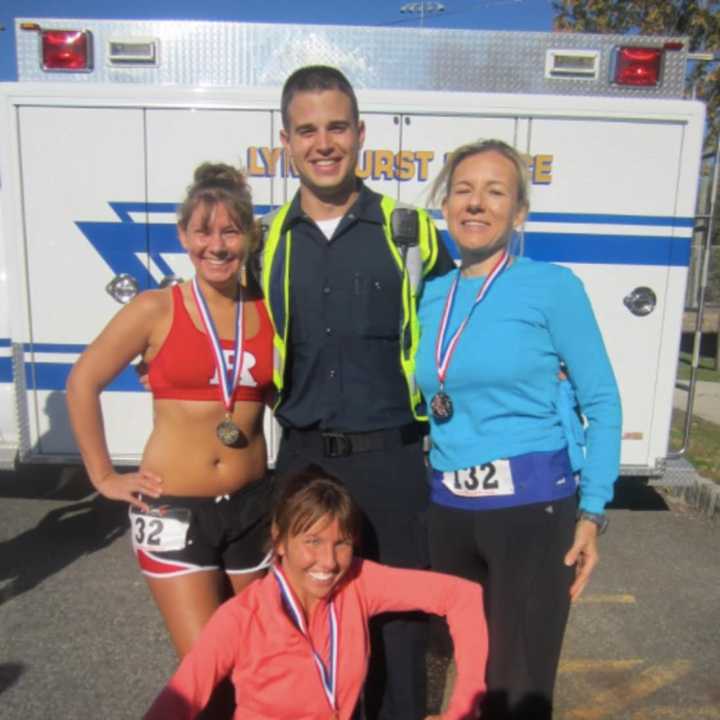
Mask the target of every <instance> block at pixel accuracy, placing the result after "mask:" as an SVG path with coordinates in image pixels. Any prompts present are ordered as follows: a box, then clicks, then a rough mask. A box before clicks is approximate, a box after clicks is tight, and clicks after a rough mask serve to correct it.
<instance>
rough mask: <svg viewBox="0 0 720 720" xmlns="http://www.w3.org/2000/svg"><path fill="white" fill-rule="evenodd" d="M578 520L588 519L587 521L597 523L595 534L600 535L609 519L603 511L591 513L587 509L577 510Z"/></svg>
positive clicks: (605, 528)
mask: <svg viewBox="0 0 720 720" xmlns="http://www.w3.org/2000/svg"><path fill="white" fill-rule="evenodd" d="M577 519H578V520H588V521H589V522H591V523H593V524H595V525H597V529H598V531H597V534H598V535H602V534H603V533H604V532H605V531H606V530H607V527H608V524H609V522H610V521H609V520H608V516H607V515H606V514H605V513H593V512H588V511H587V510H578V515H577Z"/></svg>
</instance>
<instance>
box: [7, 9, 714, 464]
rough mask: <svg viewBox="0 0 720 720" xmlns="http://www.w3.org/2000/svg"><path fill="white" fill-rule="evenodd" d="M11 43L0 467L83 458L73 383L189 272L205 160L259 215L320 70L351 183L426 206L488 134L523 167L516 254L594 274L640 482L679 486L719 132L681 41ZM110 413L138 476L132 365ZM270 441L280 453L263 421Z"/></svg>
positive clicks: (299, 37) (288, 183)
mask: <svg viewBox="0 0 720 720" xmlns="http://www.w3.org/2000/svg"><path fill="white" fill-rule="evenodd" d="M14 30H15V35H16V46H17V68H18V77H17V82H10V83H3V84H1V85H0V181H1V183H2V184H1V189H0V223H1V224H0V465H2V466H4V467H13V466H14V465H15V464H17V463H28V462H49V463H70V462H77V461H78V459H79V456H78V451H77V447H76V444H75V442H74V440H73V436H72V432H71V429H70V424H69V422H68V415H67V410H66V407H65V395H64V387H65V381H66V378H67V376H68V372H69V371H70V368H71V367H72V365H73V363H74V362H75V360H76V359H77V358H78V356H79V354H80V353H81V352H82V351H83V349H84V348H85V347H86V346H87V344H88V343H89V342H90V341H91V340H92V338H93V337H95V335H97V333H98V332H99V331H100V330H101V329H102V328H103V326H104V325H105V324H106V323H107V321H108V320H109V318H110V317H111V316H112V315H113V314H114V313H115V312H117V311H118V310H119V308H120V307H121V306H122V304H123V303H126V302H128V301H129V300H130V299H131V298H132V297H133V296H134V295H135V294H136V293H138V292H141V291H143V290H145V289H148V288H157V287H161V286H165V285H167V284H171V283H174V282H177V281H178V280H180V279H188V278H190V277H191V273H192V270H191V265H190V263H189V261H188V259H187V257H186V256H185V255H184V254H183V252H182V250H181V247H180V245H179V243H178V239H177V234H176V228H175V221H176V219H175V210H176V205H177V203H178V202H179V201H180V199H181V198H182V197H183V193H184V190H185V188H186V186H187V185H188V184H189V182H190V180H191V177H192V172H193V169H194V168H195V167H196V166H197V165H198V164H199V163H201V162H203V161H224V162H228V163H232V164H235V165H242V166H244V167H245V168H246V171H247V173H248V175H249V177H250V181H251V185H252V191H253V197H254V201H255V203H256V209H257V213H258V214H259V215H262V214H264V213H266V212H268V211H270V210H271V209H272V208H274V207H276V206H278V205H280V204H282V203H284V202H286V201H287V200H289V199H290V198H291V197H292V196H293V194H294V193H295V191H296V190H297V188H298V179H297V177H296V175H295V173H294V170H293V167H292V165H291V163H290V162H289V159H288V158H287V157H286V155H285V154H284V152H283V151H282V148H281V145H280V142H279V136H278V133H279V129H280V127H281V118H280V112H279V105H280V89H281V87H282V83H283V81H284V79H285V78H286V77H287V76H288V75H289V74H290V72H292V71H293V70H295V69H296V68H298V67H300V66H302V65H306V64H311V63H322V64H329V65H333V66H336V67H338V68H340V69H341V70H342V71H343V72H344V73H345V74H346V75H347V76H348V78H349V79H350V80H351V82H352V83H353V85H354V86H355V88H356V89H357V91H358V98H359V104H360V111H361V117H362V120H363V121H364V122H365V124H366V127H367V134H366V142H365V146H364V148H363V149H362V150H361V152H360V157H359V162H358V174H359V175H360V176H361V177H362V178H363V179H364V181H365V182H366V183H367V184H368V185H369V186H370V187H371V188H373V189H374V190H378V191H380V192H383V193H386V194H388V195H392V196H393V197H396V198H397V199H398V200H399V201H401V202H403V203H411V204H415V205H425V204H426V203H427V202H428V188H429V185H430V183H431V182H432V180H433V178H434V177H435V176H436V175H437V174H438V172H439V171H440V169H441V168H442V166H443V163H444V162H445V159H446V156H447V154H448V153H449V152H450V151H451V150H452V149H453V148H455V147H457V146H458V145H460V144H462V143H465V142H469V141H472V140H477V139H479V138H499V139H502V140H504V141H506V142H508V143H510V144H512V145H514V146H515V147H516V148H518V149H519V150H520V151H521V152H523V153H524V154H525V155H526V156H527V161H528V165H529V168H530V175H531V178H532V187H531V194H530V203H531V211H530V215H529V217H528V219H527V222H526V224H525V227H524V229H523V231H522V233H521V234H520V236H519V237H518V238H517V240H518V243H519V245H520V247H521V249H522V252H523V253H524V254H525V255H527V256H529V257H532V258H535V259H538V260H546V261H551V262H555V263H560V264H563V265H567V266H569V267H570V268H572V270H573V271H574V272H575V273H576V274H577V275H578V276H579V277H580V278H581V279H582V281H583V282H584V284H585V287H586V289H587V291H588V293H589V295H590V298H591V301H592V304H593V307H594V310H595V313H596V315H597V318H598V321H599V323H600V326H601V329H602V332H603V335H604V338H605V342H606V344H607V347H608V351H609V354H610V357H611V360H612V363H613V366H614V369H615V373H616V375H617V378H618V382H619V385H620V391H621V397H622V403H623V415H624V422H623V440H622V470H623V473H627V474H634V475H644V476H652V475H660V474H662V472H663V469H664V466H665V462H666V459H667V456H668V435H669V429H670V420H671V411H672V395H673V388H674V383H675V370H676V363H677V355H678V347H679V342H680V334H681V326H682V316H683V308H684V299H685V286H686V280H687V274H688V265H689V262H690V248H691V239H692V236H693V229H694V227H695V224H696V210H695V205H696V196H697V194H698V180H699V176H700V167H701V155H702V146H703V132H704V125H705V115H704V107H703V105H702V104H701V103H699V102H696V101H693V100H688V99H685V97H684V92H685V77H686V73H687V67H688V61H689V59H690V54H689V50H688V44H687V41H686V40H685V39H682V38H680V39H678V38H665V37H643V36H637V35H633V36H613V35H607V36H601V35H582V34H577V35H576V34H570V33H515V32H480V31H473V30H427V29H397V28H383V27H371V28H363V27H345V26H329V25H328V26H310V25H282V24H243V23H228V22H175V21H144V20H134V21H126V20H124V21H112V20H72V19H63V20H60V19H42V18H25V19H18V20H16V26H15V28H14ZM432 210H433V215H434V217H435V218H436V222H437V224H438V227H439V228H440V229H441V230H442V231H443V236H444V239H445V241H446V242H447V243H449V247H451V246H452V243H451V241H450V240H449V238H448V237H447V233H446V231H445V227H444V225H443V221H442V217H441V215H440V213H439V212H438V211H437V208H433V209H432ZM451 250H452V251H453V252H455V251H454V248H452V247H451ZM102 404H103V410H104V414H105V419H106V431H107V437H108V441H109V445H110V450H111V454H112V457H113V460H114V462H116V463H117V464H118V465H123V464H135V463H137V462H138V460H139V458H140V455H141V452H142V448H143V445H144V442H145V439H146V437H147V436H148V433H149V430H150V426H151V420H152V403H151V399H150V395H149V394H148V393H147V392H146V391H144V390H143V388H142V387H141V385H140V384H139V382H138V380H137V377H136V373H135V372H134V370H133V368H132V367H129V368H128V369H127V370H126V371H125V372H123V373H122V374H121V375H120V376H119V377H118V378H117V379H116V380H115V381H114V382H113V383H112V384H111V385H110V386H109V387H108V388H107V390H106V392H105V393H104V394H103V397H102ZM266 430H267V433H268V437H269V439H270V446H271V459H272V456H273V455H274V452H275V449H276V446H277V440H278V433H277V426H276V425H275V424H274V422H273V421H272V419H271V418H270V417H268V418H267V420H266Z"/></svg>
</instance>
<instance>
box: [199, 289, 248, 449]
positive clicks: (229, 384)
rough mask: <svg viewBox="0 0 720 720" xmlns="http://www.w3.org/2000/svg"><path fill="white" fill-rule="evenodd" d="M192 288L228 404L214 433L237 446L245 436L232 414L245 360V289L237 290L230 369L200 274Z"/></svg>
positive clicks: (228, 443) (223, 441)
mask: <svg viewBox="0 0 720 720" xmlns="http://www.w3.org/2000/svg"><path fill="white" fill-rule="evenodd" d="M192 291H193V297H194V298H195V304H196V306H197V309H198V313H199V314H200V318H201V319H202V323H203V327H204V328H205V335H206V336H207V339H208V343H209V345H210V350H211V352H212V355H213V357H214V360H215V368H216V371H217V374H218V385H219V389H220V393H221V395H222V400H223V405H225V418H224V419H223V420H221V421H220V423H219V424H218V426H217V428H215V434H216V435H217V438H218V440H220V442H221V443H222V444H223V445H225V446H226V447H235V446H237V444H238V442H239V441H240V439H241V438H242V433H241V432H240V428H239V427H238V426H237V425H236V424H235V423H234V422H233V420H232V414H231V413H232V410H233V406H234V404H235V401H234V399H233V393H234V392H235V388H236V387H237V386H238V384H239V382H240V376H241V374H242V363H243V343H244V334H243V302H242V290H241V289H240V288H239V289H238V300H237V302H236V312H235V325H236V332H235V342H234V346H235V347H234V352H233V357H234V358H235V362H234V365H233V367H232V368H230V369H228V367H227V365H226V363H225V355H224V353H223V349H222V344H221V342H220V339H219V336H218V333H217V330H216V329H215V323H214V322H213V319H212V315H210V309H209V308H208V306H207V303H206V302H205V298H204V297H203V294H202V290H201V289H200V285H199V284H198V281H197V277H195V278H193V282H192Z"/></svg>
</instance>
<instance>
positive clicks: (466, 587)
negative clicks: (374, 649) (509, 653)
mask: <svg viewBox="0 0 720 720" xmlns="http://www.w3.org/2000/svg"><path fill="white" fill-rule="evenodd" d="M359 530H360V518H359V514H358V511H357V509H356V507H355V504H354V502H353V500H352V499H351V498H350V495H349V494H348V492H347V490H346V489H345V488H344V486H343V485H342V484H341V483H340V482H339V481H338V480H336V479H335V478H333V477H331V476H329V475H327V474H326V473H324V472H323V471H322V470H320V469H319V468H315V467H311V468H308V469H307V470H306V471H304V472H302V473H300V474H297V475H294V476H292V477H289V478H287V479H286V480H284V481H283V482H282V483H281V486H280V489H279V493H278V495H277V500H276V503H275V508H274V512H273V524H272V542H273V548H274V555H275V557H274V563H273V566H272V569H271V572H270V573H268V574H267V575H266V576H265V577H264V578H263V579H261V580H258V581H256V582H255V583H253V584H252V585H250V587H248V588H247V589H246V590H244V591H243V592H242V593H241V594H239V595H237V596H235V597H233V598H232V599H230V600H228V601H227V602H226V603H225V604H224V605H222V606H221V607H220V608H219V609H218V610H217V611H216V613H215V614H214V615H213V617H212V618H211V620H210V621H209V623H208V624H207V625H206V627H205V628H204V629H203V631H202V633H201V635H200V637H199V639H198V641H197V642H196V643H195V645H194V646H193V648H192V650H191V651H190V653H189V654H188V655H186V656H185V658H184V660H183V661H182V663H181V664H180V667H179V668H178V670H177V672H176V673H175V675H173V677H172V678H171V680H170V682H169V683H168V685H167V686H166V687H165V689H164V690H163V691H162V693H161V694H160V695H159V697H158V698H157V699H156V700H155V702H154V704H153V706H152V707H151V708H150V711H149V712H148V714H147V715H146V720H166V719H167V718H174V719H179V718H194V717H196V716H197V714H198V713H199V712H200V711H201V710H202V709H203V707H204V706H205V704H206V702H207V701H208V699H209V698H210V695H211V693H212V691H213V688H214V687H215V686H216V685H217V684H218V683H219V682H220V681H221V680H222V679H223V678H225V677H227V676H230V677H231V679H232V681H233V683H234V685H235V701H236V703H237V708H236V711H235V718H236V719H238V720H239V719H240V718H242V720H287V718H294V719H295V720H319V719H320V718H322V719H323V720H331V719H337V720H350V719H351V718H353V717H354V716H355V712H356V708H357V707H358V705H359V699H360V693H361V691H362V688H363V684H364V682H365V676H366V675H367V671H368V658H369V655H370V644H369V635H368V620H369V619H370V618H371V617H372V616H374V615H377V614H379V613H384V612H404V611H417V610H420V611H424V612H427V613H433V614H436V615H442V616H444V617H445V618H446V619H447V622H448V625H449V627H450V633H451V635H452V639H453V643H454V647H455V661H456V665H457V678H456V680H455V687H454V691H453V694H452V697H451V698H450V702H449V705H448V708H447V710H446V711H445V712H444V713H443V714H442V716H429V717H428V720H430V718H431V717H432V718H440V717H441V718H443V720H451V719H452V720H455V719H458V720H460V719H461V718H475V717H478V716H479V715H478V707H479V701H480V700H481V698H482V696H483V694H484V692H485V679H484V678H485V663H486V660H487V631H486V626H485V618H484V616H483V615H482V614H481V613H479V612H478V608H479V607H482V590H481V588H480V586H479V585H477V584H475V583H471V582H468V581H466V580H462V579H460V578H455V577H451V576H449V575H441V574H439V573H434V572H425V571H422V570H404V569H398V568H392V567H387V566H384V565H379V564H377V563H374V562H371V561H369V560H363V559H361V558H356V557H354V556H353V547H354V545H355V544H356V542H357V539H358V534H359Z"/></svg>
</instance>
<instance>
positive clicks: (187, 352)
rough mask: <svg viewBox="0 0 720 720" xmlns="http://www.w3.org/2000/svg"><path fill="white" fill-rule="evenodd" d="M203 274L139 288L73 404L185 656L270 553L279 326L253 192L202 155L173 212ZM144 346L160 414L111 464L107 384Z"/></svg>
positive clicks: (82, 374) (89, 357) (110, 328)
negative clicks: (267, 433)
mask: <svg viewBox="0 0 720 720" xmlns="http://www.w3.org/2000/svg"><path fill="white" fill-rule="evenodd" d="M178 231H179V235H180V242H181V244H182V246H183V247H184V248H185V250H186V251H187V253H188V255H189V257H190V260H191V261H192V264H193V266H194V268H195V273H196V274H195V278H194V279H193V281H191V282H185V283H182V284H180V285H176V286H174V287H172V288H165V289H162V290H149V291H147V292H144V293H141V294H140V295H138V296H137V297H136V298H135V299H134V300H133V301H132V302H131V303H129V304H128V305H127V306H126V307H124V308H123V309H122V310H121V311H120V312H119V313H118V314H117V315H116V316H115V317H114V318H113V319H112V320H111V321H110V323H109V324H108V325H107V327H106V328H105V329H104V330H103V331H102V333H101V334H100V335H99V336H98V337H97V338H96V339H95V341H94V342H93V343H92V344H91V345H89V346H88V348H87V350H86V351H85V352H84V353H83V355H82V356H81V357H80V359H79V360H78V362H77V364H76V365H75V367H74V368H73V370H72V372H71V374H70V377H69V379H68V384H67V403H68V408H69V411H70V418H71V421H72V425H73V429H74V431H75V436H76V438H77V442H78V445H79V447H80V452H81V453H82V457H83V461H84V462H85V467H86V468H87V472H88V475H89V476H90V480H91V481H92V483H93V485H94V486H95V488H96V489H97V491H98V492H99V493H101V494H102V495H104V496H105V497H107V498H110V499H113V500H121V501H125V502H128V503H130V525H131V533H132V540H133V547H134V550H135V553H136V555H137V558H138V562H139V564H140V567H141V570H142V572H143V574H144V575H145V576H146V578H147V581H148V584H149V586H150V589H151V591H152V594H153V596H154V598H155V601H156V602H157V604H158V607H159V608H160V611H161V612H162V614H163V617H164V619H165V622H166V624H167V626H168V629H169V631H170V635H171V637H172V640H173V643H174V645H175V647H176V649H177V651H178V653H179V654H180V655H181V656H182V655H184V654H185V653H186V652H187V651H188V650H189V648H190V646H191V645H192V642H193V641H194V639H195V637H196V636H197V634H198V633H199V631H200V629H201V628H202V627H203V625H204V624H205V622H206V621H207V620H208V619H209V618H210V616H211V615H212V613H213V612H214V610H215V609H216V608H217V607H218V606H219V605H220V604H221V603H222V602H223V601H224V600H225V599H226V594H227V593H226V588H227V585H228V580H229V583H230V585H231V586H232V589H233V590H234V591H235V592H238V591H239V590H241V589H242V588H244V587H245V586H246V585H248V584H249V583H250V582H251V581H252V580H254V579H255V578H257V577H258V576H260V575H262V574H263V573H264V571H265V568H266V567H267V565H268V561H269V558H268V557H267V556H266V553H267V546H268V538H269V520H268V510H269V499H270V498H269V495H270V484H269V482H268V481H267V480H266V479H265V478H266V467H267V456H266V447H265V439H264V437H263V431H262V420H263V411H264V404H265V399H266V397H267V395H268V393H269V392H270V391H271V385H272V329H271V325H270V320H269V318H268V315H267V313H266V311H265V308H264V305H263V302H262V298H261V297H260V294H259V291H258V289H257V287H256V285H255V284H254V283H253V282H250V281H245V279H244V278H246V277H249V274H246V273H245V272H244V267H245V262H246V260H247V258H248V255H249V254H250V253H251V252H252V251H253V250H254V249H255V247H256V245H257V242H258V238H259V234H258V230H257V226H256V224H255V221H254V217H253V208H252V201H251V197H250V190H249V188H248V185H247V182H246V180H245V177H244V176H243V175H242V173H240V172H238V171H237V170H235V169H234V168H232V167H230V166H228V165H211V164H205V165H201V166H200V167H199V168H198V169H197V170H196V171H195V177H194V183H193V184H192V185H191V186H190V187H189V188H188V193H187V197H186V199H185V201H184V203H183V204H182V206H181V207H180V208H179V210H178ZM138 355H141V356H142V358H143V360H144V361H145V363H147V365H148V367H149V372H148V381H149V384H150V388H151V390H152V393H153V410H154V424H153V430H152V433H151V435H150V437H149V439H148V441H147V444H146V445H145V450H144V452H143V458H142V462H141V464H140V468H139V470H138V471H137V472H129V473H119V472H116V471H115V470H114V469H113V466H112V462H111V460H110V456H109V453H108V449H107V444H106V441H105V433H104V429H103V420H102V413H101V407H100V393H101V392H102V390H103V388H104V387H105V386H106V385H107V384H108V383H109V382H110V381H111V380H112V379H113V378H114V377H115V376H116V375H118V374H119V373H120V372H121V371H122V370H123V369H124V368H125V367H127V365H128V364H129V363H130V362H131V361H132V360H133V359H134V358H135V357H137V356H138Z"/></svg>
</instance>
